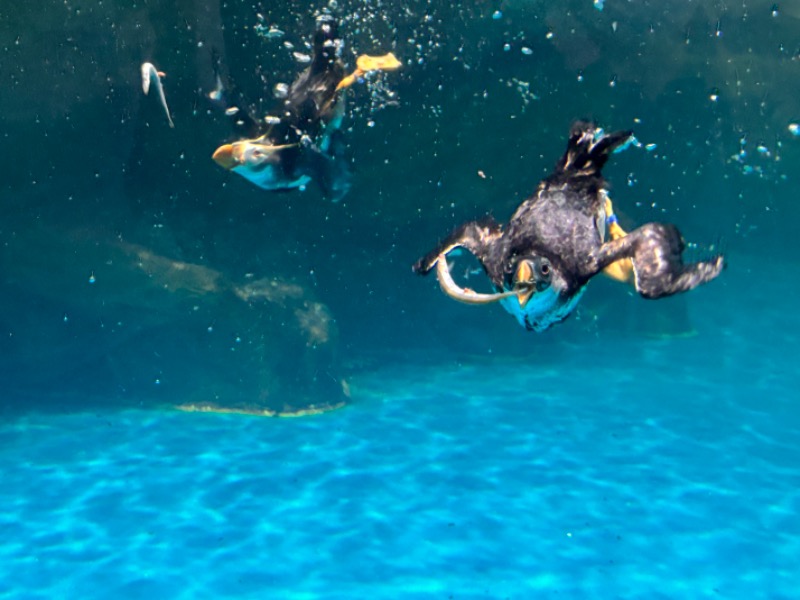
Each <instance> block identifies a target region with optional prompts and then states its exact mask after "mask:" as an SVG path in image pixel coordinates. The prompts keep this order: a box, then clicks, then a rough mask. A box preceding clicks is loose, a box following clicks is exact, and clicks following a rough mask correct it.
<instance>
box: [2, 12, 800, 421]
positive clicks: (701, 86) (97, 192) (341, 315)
mask: <svg viewBox="0 0 800 600" xmlns="http://www.w3.org/2000/svg"><path fill="white" fill-rule="evenodd" d="M321 8H322V5H316V4H315V5H309V4H308V3H306V2H275V3H268V4H267V3H264V4H262V3H247V2H243V3H238V2H202V3H201V2H189V1H184V2H158V1H149V2H133V3H121V2H104V3H86V4H81V3H77V2H72V1H71V0H70V1H67V2H58V3H54V2H43V1H34V2H28V3H24V4H23V3H19V4H11V3H5V4H4V5H3V6H2V7H0V50H1V51H0V76H2V80H3V82H4V86H3V92H2V93H1V94H0V135H1V136H2V141H3V143H2V145H0V164H2V165H3V167H2V169H3V171H2V172H3V177H2V181H0V198H1V200H0V241H2V246H0V297H1V298H2V303H3V310H2V311H0V353H1V354H0V356H2V361H0V377H2V383H3V390H4V392H3V399H2V402H3V406H4V407H5V408H6V409H14V408H17V407H19V406H20V404H22V403H24V404H25V405H26V406H31V405H35V406H40V407H43V406H56V407H59V408H66V409H69V408H71V407H72V406H76V405H83V404H86V403H97V402H118V401H124V402H129V403H130V402H132V403H139V402H149V401H158V402H161V401H167V402H175V401H182V400H184V399H189V400H194V399H209V400H210V399H215V398H216V399H217V400H222V401H229V400H231V401H240V402H244V401H247V399H249V398H254V397H257V396H258V395H259V394H261V393H262V392H263V389H264V388H265V387H269V388H270V389H271V390H277V391H276V392H275V395H274V397H276V398H279V400H277V402H279V403H281V402H286V398H287V397H288V396H291V395H292V394H299V395H300V396H303V394H305V396H303V398H305V399H304V401H313V399H314V398H315V397H320V396H325V397H326V396H327V395H328V394H332V395H336V394H338V393H339V391H338V381H339V380H340V379H341V378H343V377H348V376H350V375H352V374H354V373H358V372H360V371H365V370H370V369H372V368H375V367H378V366H380V367H385V366H387V365H391V364H395V363H396V364H411V365H413V364H426V365H435V364H437V363H438V364H442V365H444V366H453V365H457V364H459V363H460V362H461V361H480V360H483V359H485V358H490V357H491V358H493V359H497V358H498V357H500V359H502V357H504V356H506V357H514V358H521V359H523V360H524V361H529V362H530V363H531V364H551V365H559V364H562V363H564V362H565V361H566V362H567V363H568V362H569V360H570V356H572V353H573V349H574V348H575V347H576V346H582V347H585V348H588V349H590V350H591V349H595V350H596V354H597V356H598V360H600V361H608V364H609V368H613V366H614V364H615V363H617V364H618V363H619V362H620V361H621V360H634V361H635V360H636V355H637V353H638V352H639V350H637V348H639V346H637V344H636V343H635V342H636V340H639V339H641V340H646V339H650V337H651V336H654V335H655V336H658V335H662V334H681V333H686V332H687V331H695V332H697V336H696V337H695V338H694V339H693V341H692V342H688V343H690V344H692V345H691V346H690V347H691V349H692V350H691V351H692V352H697V353H698V354H702V355H704V356H706V357H710V358H709V360H711V362H712V364H713V365H715V366H716V367H718V369H717V370H712V371H710V373H709V377H710V378H711V379H710V380H712V381H713V380H714V379H715V378H719V379H720V380H723V379H725V378H727V377H728V376H729V375H730V374H731V373H735V372H738V370H740V369H742V368H746V369H752V370H753V372H754V373H758V374H760V375H761V376H768V375H765V373H776V377H777V378H778V379H779V380H780V381H781V382H782V383H781V385H779V386H777V387H776V390H780V393H784V390H789V389H792V390H793V389H794V384H793V383H792V381H795V377H796V376H795V375H794V367H793V364H792V363H791V361H790V359H789V356H790V353H791V352H792V351H793V347H794V345H796V342H797V337H798V336H797V332H798V327H797V325H798V319H797V316H796V306H797V286H796V285H795V283H794V281H793V276H794V274H796V273H797V271H798V269H797V266H798V262H797V250H798V246H797V236H796V225H795V224H796V223H797V221H798V217H800V208H798V203H797V200H796V199H797V195H798V183H797V175H796V165H797V164H798V161H799V160H800V156H798V154H799V153H800V138H796V137H794V136H793V135H792V134H791V133H790V132H789V130H788V126H789V125H790V124H791V123H793V122H794V120H796V119H800V107H799V106H798V100H797V98H798V97H800V8H799V7H797V6H795V5H794V4H791V3H788V2H786V3H779V4H777V5H776V4H775V3H773V2H769V1H762V0H751V1H748V2H746V3H745V2H717V1H706V2H697V1H691V0H684V1H680V2H679V1H668V2H664V1H658V2H656V1H649V2H648V1H642V2H635V3H633V2H623V1H621V0H620V1H615V0H608V1H607V2H606V3H605V8H604V10H602V11H599V10H597V9H596V8H595V7H594V6H593V4H592V2H591V1H590V0H568V1H561V2H544V1H536V0H531V1H523V0H516V1H506V2H488V1H487V2H475V3H448V2H438V1H436V2H367V1H355V0H353V1H347V0H343V1H340V2H338V4H337V5H336V7H335V8H334V11H333V12H334V13H335V14H337V15H339V17H340V19H341V21H342V28H343V33H344V36H345V39H346V41H347V50H346V52H345V59H346V60H347V61H348V62H349V64H351V65H352V63H353V58H354V56H355V54H356V53H362V52H366V53H373V54H376V53H381V52H385V51H388V50H391V51H393V52H394V53H395V54H397V56H398V57H400V58H401V60H402V61H403V63H404V67H403V69H402V70H401V71H399V72H396V73H393V74H390V75H389V76H387V77H386V78H385V79H384V83H385V85H386V86H387V87H388V88H389V89H391V90H392V91H394V92H395V93H396V95H397V99H398V104H397V106H386V107H384V106H383V104H384V102H383V100H385V94H383V93H382V92H381V90H380V89H375V88H374V86H373V87H372V88H367V87H364V86H360V87H358V88H356V89H354V91H353V93H352V94H351V98H350V100H349V109H348V116H347V121H346V128H347V134H348V143H349V151H350V153H351V156H352V161H353V170H354V172H355V178H354V185H353V188H352V190H351V192H350V194H349V195H348V196H347V197H346V199H345V200H344V201H343V202H341V203H339V204H333V203H330V202H328V201H326V200H324V199H323V198H322V197H321V195H320V194H319V193H318V191H317V190H315V189H309V190H307V191H305V192H303V193H292V194H277V195H271V194H269V193H266V192H263V191H262V190H259V189H257V188H255V187H254V186H252V185H250V184H249V183H248V182H246V181H245V180H243V179H241V178H238V177H235V176H231V175H229V174H227V173H225V172H223V171H222V170H221V169H220V168H218V167H217V166H216V165H215V164H214V163H213V162H212V161H211V160H210V155H211V153H212V152H213V150H214V148H216V147H217V146H218V145H219V144H221V143H222V142H224V141H227V140H229V139H231V132H230V129H229V128H228V124H227V122H226V120H225V118H224V117H223V115H222V114H221V113H220V111H219V109H218V108H217V107H215V106H213V105H212V104H211V103H210V102H209V101H208V99H207V96H206V95H207V93H208V92H209V91H211V90H212V89H213V87H214V75H213V69H212V60H211V57H212V50H213V51H215V52H217V53H218V54H219V56H220V57H221V64H222V65H223V69H224V71H225V72H226V74H229V75H230V76H231V77H232V78H233V79H234V80H235V81H236V83H237V84H238V85H239V86H240V87H241V88H242V90H243V91H244V92H245V94H246V95H247V96H248V98H249V99H251V101H252V102H253V103H254V104H257V103H258V102H259V101H262V102H263V106H264V111H266V108H267V107H268V106H270V105H271V101H272V96H271V90H272V88H273V86H274V85H275V84H276V83H278V82H287V83H288V82H290V81H291V80H292V79H293V77H294V76H295V74H296V73H297V72H298V70H299V68H300V66H299V65H297V64H296V63H295V62H294V60H293V58H292V56H291V51H289V50H287V49H286V48H284V47H283V46H282V42H283V41H284V40H277V41H276V40H268V39H264V38H262V37H259V36H258V35H257V33H256V31H255V29H254V27H255V25H256V24H257V23H258V19H257V13H261V14H263V16H264V17H265V22H266V23H268V24H269V23H274V24H276V25H278V26H279V27H280V28H281V29H282V30H284V31H285V32H286V38H284V39H285V40H290V41H292V42H293V43H295V44H296V45H298V46H299V45H300V44H301V43H302V41H303V40H306V39H308V36H309V35H310V32H311V31H312V27H313V14H314V13H315V12H317V11H318V10H320V9H321ZM496 11H500V13H501V14H498V15H497V17H498V18H494V17H493V15H495V12H496ZM505 44H508V45H509V46H510V49H509V50H504V45H505ZM523 47H524V48H528V49H529V50H530V52H523V51H522V48H523ZM145 60H151V61H153V62H155V63H156V64H157V66H158V67H159V68H160V69H162V70H164V71H165V72H167V77H166V79H165V86H166V94H167V100H168V102H169V105H170V108H171V110H172V113H173V117H174V120H175V124H176V127H175V129H174V130H172V129H169V128H168V127H167V124H166V122H165V119H164V117H163V114H162V112H161V109H160V107H159V106H158V104H157V102H156V101H155V99H154V98H149V97H148V98H145V97H144V96H143V95H142V93H141V85H140V75H139V65H140V64H141V63H142V62H143V61H145ZM712 97H713V98H716V99H712ZM579 117H590V118H594V119H596V120H597V121H598V122H599V123H600V124H601V125H603V126H604V127H606V128H608V129H621V128H633V129H634V130H635V133H636V135H637V137H638V139H639V140H641V141H642V142H643V143H644V144H648V143H653V144H657V147H656V149H655V150H653V151H650V152H648V151H645V150H644V149H630V150H628V151H627V152H624V153H622V154H619V155H616V156H615V157H614V158H613V160H612V161H611V162H610V163H609V165H608V167H607V169H606V173H605V174H606V176H607V179H608V180H609V181H610V183H611V186H612V188H611V189H612V195H613V197H614V198H615V202H616V207H617V210H618V211H619V213H620V215H621V220H622V223H623V225H626V226H628V227H630V226H633V225H635V224H640V223H643V222H646V221H651V220H665V221H670V222H674V223H676V224H678V225H679V226H680V228H681V230H682V232H683V234H684V236H685V237H686V238H687V239H688V240H689V241H690V242H696V243H697V244H698V245H699V248H698V250H697V255H702V254H704V253H707V252H708V251H709V250H710V249H711V247H712V245H714V244H718V243H719V242H720V241H721V242H722V243H723V245H724V249H725V251H726V253H727V255H728V257H729V264H730V267H729V269H728V270H727V272H726V273H724V274H723V276H722V277H721V278H720V280H718V281H716V282H714V283H712V284H710V285H709V286H707V287H705V288H703V289H700V290H697V291H695V292H693V293H691V294H688V295H686V296H682V297H680V298H674V299H669V300H664V301H659V302H657V303H652V302H645V301H643V300H640V299H639V298H637V297H634V296H633V295H632V294H631V293H630V291H629V290H627V289H623V288H621V287H620V286H618V285H615V284H612V283H610V282H607V281H599V280H598V281H595V282H593V283H592V285H591V286H590V290H589V292H588V293H587V294H586V296H585V297H584V299H583V301H582V305H581V307H580V310H579V312H578V313H577V315H574V316H573V317H572V318H571V319H570V320H569V321H568V322H567V323H565V324H563V325H561V326H558V327H556V328H554V329H553V330H551V331H549V332H547V333H545V334H542V335H535V334H528V333H526V332H524V331H522V330H521V329H519V328H518V326H517V325H516V323H515V322H514V321H513V319H511V318H510V317H508V316H507V315H505V314H504V313H503V312H502V311H501V309H500V308H490V309H475V308H472V307H463V306H457V305H455V304H454V303H452V302H450V301H448V300H446V299H445V298H444V297H443V296H442V295H441V294H440V293H439V292H438V289H437V287H436V285H435V282H434V281H433V280H432V279H428V280H423V279H419V278H417V277H415V276H413V275H412V274H411V271H410V265H411V264H412V262H413V261H414V260H415V259H416V258H417V257H418V256H419V255H420V254H421V253H423V252H426V251H427V250H428V249H430V248H431V247H432V246H433V245H434V244H435V243H436V241H437V239H438V238H439V237H441V236H443V235H445V234H446V233H447V232H448V231H449V230H450V229H451V228H452V227H453V226H455V225H456V224H458V223H460V222H462V221H464V220H467V219H472V218H475V217H477V216H480V215H483V214H485V213H487V212H490V213H492V214H494V215H495V216H496V217H497V218H498V219H505V218H507V217H508V216H509V215H510V214H511V212H512V211H513V209H514V208H515V207H516V205H517V204H518V203H519V202H520V201H521V200H522V199H523V198H524V197H525V196H526V195H528V194H530V192H531V191H532V190H533V189H534V187H535V185H536V183H537V182H538V180H539V179H540V178H541V177H542V176H543V175H545V174H546V173H547V172H548V170H549V169H550V168H551V166H552V165H553V164H554V162H555V161H556V160H557V158H558V157H559V156H560V153H561V152H562V149H563V146H564V140H565V134H566V131H567V129H568V127H569V125H570V123H571V122H572V121H573V120H574V119H576V118H579ZM759 145H763V149H762V150H761V151H759V150H758V146H759ZM742 150H744V151H746V155H745V154H742V153H741V151H742ZM479 171H481V172H483V173H484V174H485V178H482V177H480V176H479V174H478V172H479ZM143 253H144V254H143ZM142 256H146V257H149V258H148V259H147V260H144V261H143V260H142ZM178 263H179V264H178ZM176 265H177V266H176ZM181 265H183V267H181ZM186 265H190V267H186ZM181 268H183V270H184V271H186V269H187V268H188V269H189V270H190V271H191V272H192V273H193V275H192V278H190V279H191V281H189V282H186V281H184V280H180V277H179V276H178V275H176V269H179V270H180V269H181ZM90 277H94V278H95V282H94V283H90V282H89V280H90ZM176 278H177V279H178V280H179V281H178V282H177V283H176ZM248 278H249V279H248ZM261 278H268V279H273V278H276V279H277V280H280V281H281V282H290V283H293V284H296V285H298V286H300V287H301V288H302V290H303V292H302V294H303V298H304V300H303V301H302V302H305V304H303V306H305V307H308V306H309V304H308V302H311V303H312V305H313V306H321V307H322V308H319V310H320V311H322V312H323V313H324V315H327V316H328V317H329V318H328V320H327V321H326V322H327V325H328V327H329V329H330V331H329V335H328V336H327V338H326V339H327V341H326V342H325V343H324V344H319V346H324V348H319V347H316V346H314V345H313V344H309V343H307V340H306V339H305V338H304V337H303V335H302V334H298V333H297V329H298V325H297V323H298V321H297V318H295V317H293V316H292V315H296V312H293V311H295V308H294V307H292V306H288V305H280V306H278V305H269V306H266V305H265V304H258V303H256V304H255V305H252V304H251V305H247V304H246V303H243V302H242V301H241V300H238V299H237V298H235V296H234V294H231V293H230V292H231V290H232V289H233V288H234V286H236V285H242V284H244V283H246V282H247V281H250V280H253V279H256V280H258V279H261ZM181 281H183V282H182V283H181ZM198 281H200V282H202V281H205V282H206V283H208V282H209V281H212V282H215V283H212V284H210V287H209V288H204V287H203V284H202V283H198ZM220 282H223V283H220ZM198 286H199V287H198ZM745 331H747V332H753V334H752V337H750V335H751V334H750V333H744V332H745ZM733 335H739V336H740V337H743V338H744V340H745V342H744V343H740V344H738V345H737V347H736V349H733V348H731V347H729V346H728V345H727V344H726V339H728V338H727V337H726V336H733ZM237 338H238V341H237ZM748 339H750V340H752V344H753V346H752V347H749V346H748V342H747V340H748ZM631 340H632V341H633V343H630V344H628V345H626V346H625V347H626V348H628V350H626V352H627V354H626V356H624V357H619V356H614V355H613V352H607V351H606V349H608V348H612V347H614V344H616V343H622V342H626V341H627V342H631ZM776 346H779V347H776ZM631 348H632V349H633V350H630V349H631ZM771 350H777V352H775V353H774V354H770V353H769V352H768V351H771ZM642 351H644V350H642ZM676 368H677V367H676ZM267 380H268V381H269V385H267V384H265V381H267ZM323 380H324V381H323ZM298 389H299V390H300V391H299V392H298Z"/></svg>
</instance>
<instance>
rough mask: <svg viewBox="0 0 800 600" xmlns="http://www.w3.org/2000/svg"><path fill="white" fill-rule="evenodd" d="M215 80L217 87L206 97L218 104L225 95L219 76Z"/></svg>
mask: <svg viewBox="0 0 800 600" xmlns="http://www.w3.org/2000/svg"><path fill="white" fill-rule="evenodd" d="M216 78H217V85H216V87H215V88H214V91H213V92H208V97H209V98H211V99H212V100H213V101H214V102H220V101H221V100H222V95H223V94H224V93H225V87H224V86H223V85H222V79H220V78H219V75H217V76H216ZM145 93H147V92H145Z"/></svg>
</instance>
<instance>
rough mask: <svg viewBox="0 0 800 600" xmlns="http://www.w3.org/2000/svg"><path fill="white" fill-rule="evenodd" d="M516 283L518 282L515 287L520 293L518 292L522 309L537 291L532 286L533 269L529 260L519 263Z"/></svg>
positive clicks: (515, 278) (515, 276)
mask: <svg viewBox="0 0 800 600" xmlns="http://www.w3.org/2000/svg"><path fill="white" fill-rule="evenodd" d="M514 281H515V282H516V286H515V287H518V288H519V291H518V292H516V294H517V301H518V302H519V306H520V308H525V305H526V304H527V303H528V300H530V299H531V296H533V292H534V291H535V290H536V288H535V287H533V285H532V284H533V269H531V265H530V263H529V262H528V261H527V260H523V261H522V262H520V263H519V266H518V267H517V272H516V273H515V274H514Z"/></svg>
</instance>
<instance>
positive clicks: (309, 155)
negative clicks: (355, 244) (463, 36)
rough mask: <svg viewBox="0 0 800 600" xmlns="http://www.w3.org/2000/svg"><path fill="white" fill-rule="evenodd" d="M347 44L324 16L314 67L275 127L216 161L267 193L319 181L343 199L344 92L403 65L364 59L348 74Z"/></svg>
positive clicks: (225, 148) (272, 120)
mask: <svg viewBox="0 0 800 600" xmlns="http://www.w3.org/2000/svg"><path fill="white" fill-rule="evenodd" d="M342 46H343V41H342V39H341V38H340V36H339V27H338V24H337V22H336V20H335V19H334V17H333V16H331V15H328V14H323V15H321V16H319V17H318V18H317V20H316V30H315V33H314V38H313V53H312V58H311V63H310V64H309V66H308V67H307V68H306V69H305V70H304V71H302V72H301V73H300V75H298V77H297V79H295V81H294V82H293V83H292V85H291V87H290V88H289V90H288V94H287V95H286V98H285V99H284V100H283V102H282V103H281V104H280V105H279V106H278V107H277V109H276V110H275V111H274V112H273V113H272V114H270V115H268V116H267V117H266V119H265V121H266V123H268V124H269V125H270V126H269V129H268V130H267V131H266V132H265V133H264V134H263V135H260V136H259V137H257V138H254V139H245V140H240V141H237V142H233V143H230V144H224V145H222V146H220V147H219V148H217V150H216V151H215V152H214V154H213V157H212V158H213V159H214V161H215V162H216V163H217V164H219V165H220V166H221V167H223V168H225V169H227V170H229V171H232V172H234V173H236V174H238V175H241V176H242V177H244V178H245V179H247V180H248V181H250V182H252V183H254V184H255V185H257V186H258V187H260V188H262V189H265V190H270V191H286V190H292V189H299V188H304V187H305V186H306V185H307V184H309V183H311V182H312V181H313V182H315V183H316V184H318V185H319V186H320V188H321V189H322V192H323V194H324V195H325V196H326V197H329V198H331V199H332V200H333V201H338V200H340V199H341V198H342V197H343V196H344V195H345V194H346V193H347V191H348V190H349V189H350V170H349V168H348V165H347V161H346V159H345V156H344V154H345V143H344V136H343V134H342V131H341V126H342V121H343V119H344V104H345V102H344V93H343V90H345V89H347V88H348V87H349V86H350V85H351V84H353V83H354V82H355V81H357V80H358V79H359V78H360V77H361V76H362V75H364V74H365V73H367V72H369V71H373V70H384V71H390V70H394V69H397V68H399V67H400V62H399V61H398V60H397V59H396V58H395V57H394V55H392V54H391V53H390V54H387V55H385V56H378V57H371V56H366V55H363V56H360V57H359V58H358V62H357V65H358V68H357V69H356V70H355V71H354V72H353V73H352V74H351V75H346V73H345V68H344V64H343V63H342V61H341V59H340V55H341V50H342ZM362 67H363V68H362ZM237 118H238V117H237ZM256 121H257V120H256Z"/></svg>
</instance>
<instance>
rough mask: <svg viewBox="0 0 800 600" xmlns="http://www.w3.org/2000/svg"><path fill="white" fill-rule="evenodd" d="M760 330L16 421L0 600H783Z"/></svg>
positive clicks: (781, 474)
mask: <svg viewBox="0 0 800 600" xmlns="http://www.w3.org/2000/svg"><path fill="white" fill-rule="evenodd" d="M498 314H499V313H498ZM774 316H776V315H770V314H768V313H766V314H764V315H762V316H761V317H760V318H756V319H755V321H754V322H753V323H752V324H751V325H750V329H747V328H744V329H741V330H739V331H727V332H726V331H709V328H708V327H703V328H701V331H700V332H699V333H698V335H696V336H694V337H691V338H679V339H661V340H653V339H650V340H629V341H625V340H616V341H612V342H609V341H608V340H605V341H604V340H600V339H591V338H590V339H587V340H586V341H585V343H583V344H580V345H575V346H574V347H572V348H570V352H569V355H570V356H569V358H568V359H565V360H561V361H559V362H558V364H555V365H552V364H551V365H547V364H542V365H537V364H535V357H534V356H533V354H532V355H531V356H528V357H526V358H525V359H524V360H513V359H508V358H506V359H502V360H483V361H479V360H475V361H472V362H461V363H455V362H448V361H441V360H438V361H437V360H436V359H433V358H432V359H431V360H430V361H426V362H425V363H422V364H416V365H414V364H408V365H407V366H405V367H392V368H384V369H377V370H374V371H372V372H369V373H363V374H361V375H359V376H356V377H355V378H354V379H353V380H352V381H351V385H352V391H353V400H352V402H351V404H350V405H349V406H347V407H346V408H344V409H341V410H338V411H335V412H331V413H327V414H324V415H319V416H315V417H310V418H309V417H307V418H295V419H277V418H257V417H246V416H237V415H211V414H198V413H182V412H178V411H174V410H170V409H168V408H164V409H163V410H141V411H139V410H124V411H113V410H108V411H102V412H94V413H84V412H74V413H70V414H37V413H31V414H27V415H24V416H19V417H17V418H13V419H9V420H7V421H6V422H4V423H3V424H2V426H1V427H0V469H1V470H2V486H1V487H0V505H1V506H3V511H2V513H0V582H2V583H0V597H2V598H122V597H124V598H224V597H238V598H531V597H562V598H705V597H709V598H712V597H713V598H796V597H797V589H798V588H797V578H798V575H799V574H800V567H799V566H798V556H800V519H798V513H800V446H799V445H798V443H797V439H798V434H799V433H800V418H799V417H798V413H797V411H796V410H795V409H794V407H793V403H792V401H791V400H789V398H790V392H789V390H785V389H783V388H782V387H781V386H782V385H789V384H791V381H792V377H793V375H792V374H791V373H789V372H786V371H784V369H785V368H786V367H787V366H788V365H789V364H790V361H791V359H790V358H786V357H783V358H781V357H780V356H779V355H778V354H777V353H776V354H775V355H774V356H773V357H762V358H763V359H765V362H760V359H759V358H758V356H757V353H758V352H759V351H760V350H763V346H760V345H759V341H758V340H755V339H753V338H749V339H748V337H747V336H748V335H750V334H752V335H753V336H756V332H757V331H762V332H763V331H764V325H765V324H766V323H768V322H769V321H770V320H771V319H772V318H773V317H774ZM762 337H763V336H762ZM768 337H769V336H766V337H765V338H764V340H763V342H764V343H767V340H766V338H768ZM713 347H718V348H723V347H726V348H727V350H726V351H722V350H720V351H719V352H711V351H709V350H710V349H711V348H713ZM748 355H750V356H752V358H753V362H751V363H749V367H750V368H749V367H748V363H747V362H746V361H745V360H743V359H745V357H746V356H748ZM623 361H624V362H625V363H626V364H627V367H626V368H625V369H620V368H617V365H619V364H620V363H621V362H623ZM782 361H784V362H782ZM770 363H771V364H773V365H774V367H775V371H771V372H770V371H769V370H768V368H767V366H766V365H767V364H770ZM665 366H668V367H670V368H664V367H665Z"/></svg>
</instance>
